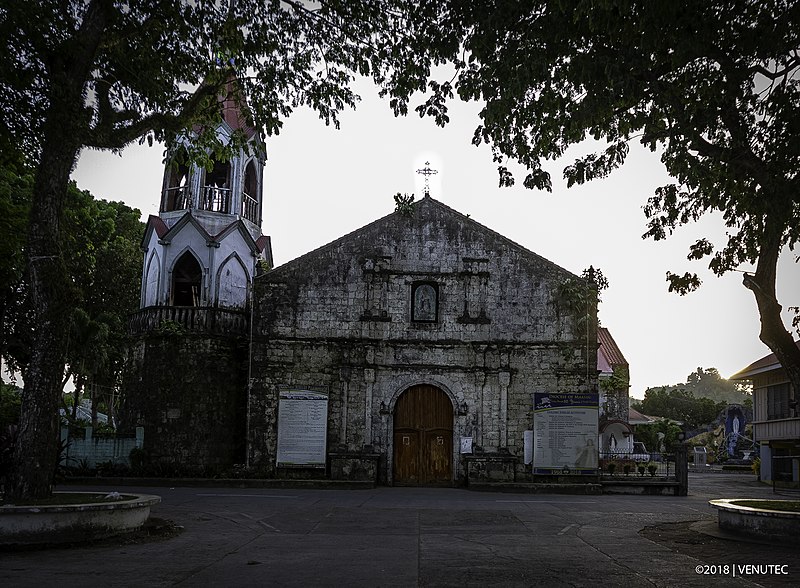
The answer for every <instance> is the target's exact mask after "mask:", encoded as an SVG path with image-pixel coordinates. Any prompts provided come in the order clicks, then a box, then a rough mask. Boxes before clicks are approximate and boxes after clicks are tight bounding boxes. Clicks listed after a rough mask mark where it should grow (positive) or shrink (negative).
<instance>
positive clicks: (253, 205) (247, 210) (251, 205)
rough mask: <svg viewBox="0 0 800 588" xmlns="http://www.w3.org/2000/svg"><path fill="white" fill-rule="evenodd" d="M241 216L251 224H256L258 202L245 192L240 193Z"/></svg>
mask: <svg viewBox="0 0 800 588" xmlns="http://www.w3.org/2000/svg"><path fill="white" fill-rule="evenodd" d="M242 216H243V217H244V218H246V219H247V220H249V221H250V222H251V223H255V224H258V200H256V199H255V198H253V197H252V196H250V194H248V193H247V192H242Z"/></svg>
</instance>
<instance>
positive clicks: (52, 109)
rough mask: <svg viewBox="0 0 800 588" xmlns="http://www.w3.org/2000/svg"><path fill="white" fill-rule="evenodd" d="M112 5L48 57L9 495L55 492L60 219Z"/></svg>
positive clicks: (65, 288)
mask: <svg viewBox="0 0 800 588" xmlns="http://www.w3.org/2000/svg"><path fill="white" fill-rule="evenodd" d="M107 8H108V3H107V2H105V1H103V0H101V1H96V2H92V4H91V5H90V6H89V7H88V8H87V10H86V13H85V15H84V18H83V22H82V23H81V26H80V29H79V30H78V31H77V32H76V34H75V36H74V37H73V38H72V39H68V40H66V41H64V43H62V45H61V46H60V47H59V48H58V49H57V51H56V52H55V53H54V54H53V55H50V56H49V57H50V59H49V60H48V62H49V67H48V69H49V73H50V76H51V85H50V92H49V94H48V101H49V104H48V107H47V112H46V115H45V121H44V124H43V125H42V152H41V156H40V158H39V161H38V165H37V168H36V177H35V179H34V187H33V202H32V206H31V216H30V225H29V228H28V272H29V274H30V288H31V295H32V300H33V311H34V326H35V334H34V339H33V348H32V352H31V360H30V364H29V367H28V370H27V372H26V373H25V389H24V392H23V396H22V407H21V412H20V422H19V434H18V437H17V443H16V446H15V448H14V457H13V466H12V471H11V473H10V476H9V483H8V488H7V489H6V500H10V501H11V502H16V501H19V500H20V499H25V498H42V497H46V496H48V495H50V494H51V493H52V487H53V475H54V473H55V468H56V465H57V463H58V454H57V453H58V438H59V430H58V429H59V427H58V406H59V399H60V395H61V381H62V378H63V377H64V363H65V355H66V339H67V329H68V327H69V323H68V321H67V319H66V317H67V316H68V313H67V312H66V310H67V309H68V308H69V304H70V300H69V280H68V279H67V273H66V268H65V266H64V260H63V259H62V257H61V249H60V246H59V243H60V231H59V227H60V221H61V213H62V210H63V207H64V199H65V197H66V192H67V185H68V183H69V175H70V173H71V171H72V169H73V167H74V165H75V161H76V159H77V156H78V152H79V150H80V148H81V146H82V143H83V137H85V133H86V130H87V129H88V128H89V124H90V119H89V114H88V113H87V111H86V108H85V91H86V81H87V80H88V79H89V74H90V72H91V68H92V64H93V62H94V58H95V55H96V53H97V47H98V44H99V42H100V39H101V37H102V34H103V31H104V29H105V23H106V14H105V10H106V9H107Z"/></svg>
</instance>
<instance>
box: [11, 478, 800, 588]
mask: <svg viewBox="0 0 800 588" xmlns="http://www.w3.org/2000/svg"><path fill="white" fill-rule="evenodd" d="M70 489H71V490H77V488H70ZM81 489H87V490H88V489H92V488H81ZM113 489H118V490H120V491H122V492H132V491H141V492H146V493H151V494H158V495H160V496H161V497H162V499H163V500H162V502H161V504H160V505H158V506H157V507H156V508H154V509H153V512H152V514H153V516H155V517H160V518H164V519H169V520H171V521H174V522H175V523H177V524H179V525H182V526H183V527H184V528H185V530H184V532H183V533H182V534H180V535H179V536H177V537H175V538H172V539H169V540H164V541H157V542H152V543H140V544H131V545H114V546H102V545H94V546H86V547H76V548H69V549H64V548H53V549H45V550H38V551H24V552H6V553H0V585H2V586H9V587H11V586H14V587H16V586H37V587H43V586H44V587H46V586H59V587H69V586H82V587H89V586H126V587H127V586H554V587H560V586H630V587H635V586H649V587H652V586H659V587H660V586H682V587H683V586H754V585H770V582H769V580H770V578H769V577H768V576H765V575H759V576H753V575H750V576H746V577H744V578H742V577H732V575H731V574H730V573H728V574H725V573H723V572H722V571H721V570H715V569H713V568H711V567H710V566H709V564H714V563H722V562H704V561H702V560H700V559H698V558H696V557H692V556H690V555H682V554H680V553H677V552H675V551H672V550H670V549H669V548H668V547H665V546H663V545H661V544H658V543H654V542H652V541H650V540H648V539H646V538H644V537H642V536H641V535H640V534H639V531H640V530H641V529H643V528H644V527H647V526H652V525H656V524H659V523H665V522H681V521H699V520H712V519H714V518H715V517H716V514H715V511H714V510H713V509H712V508H710V507H709V506H708V500H709V499H712V498H722V497H727V498H730V497H760V498H773V495H772V492H771V488H770V487H769V486H765V485H763V484H760V483H758V482H756V481H755V480H754V478H753V477H752V476H749V475H741V474H725V473H711V472H709V473H702V474H694V473H693V474H690V486H689V496H687V497H671V496H619V495H605V496H574V495H541V494H538V495H532V494H506V493H485V492H474V491H469V490H465V489H457V488H435V489H434V488H384V487H381V488H375V489H370V490H329V489H328V490H322V489H319V490H317V489H311V490H309V489H304V490H298V489H240V488H196V487H195V488H182V487H175V488H135V487H124V488H113ZM102 490H109V491H110V490H112V488H110V487H107V486H104V487H102ZM729 543H730V549H731V550H732V552H733V553H736V554H737V558H738V559H737V560H736V561H737V562H738V563H740V564H756V565H765V564H782V565H788V566H789V567H788V571H789V573H790V575H792V576H794V577H795V579H796V585H800V564H798V562H797V558H796V557H795V558H788V557H787V556H786V555H783V556H779V555H776V557H775V559H776V561H760V560H759V561H754V560H753V557H751V556H750V555H748V554H749V551H748V549H749V548H748V546H749V544H748V543H739V542H729ZM739 556H740V558H739ZM762 558H763V556H762ZM782 559H790V561H782ZM703 565H706V566H708V567H706V568H705V569H702V566H703ZM698 566H701V567H700V568H698ZM698 569H699V570H700V573H698ZM784 569H785V570H786V569H787V568H784ZM712 571H713V572H714V573H712Z"/></svg>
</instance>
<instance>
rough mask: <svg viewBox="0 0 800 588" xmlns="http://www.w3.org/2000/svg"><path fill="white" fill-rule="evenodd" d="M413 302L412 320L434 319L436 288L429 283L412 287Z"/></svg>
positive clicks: (428, 320) (432, 320) (425, 320)
mask: <svg viewBox="0 0 800 588" xmlns="http://www.w3.org/2000/svg"><path fill="white" fill-rule="evenodd" d="M413 302H414V304H413V316H412V320H415V321H424V322H435V321H436V304H437V300H436V288H434V287H433V286H432V285H430V284H419V285H418V286H417V287H416V288H414V301H413Z"/></svg>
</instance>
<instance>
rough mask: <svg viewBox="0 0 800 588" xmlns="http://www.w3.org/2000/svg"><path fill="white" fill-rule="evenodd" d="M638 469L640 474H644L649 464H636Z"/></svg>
mask: <svg viewBox="0 0 800 588" xmlns="http://www.w3.org/2000/svg"><path fill="white" fill-rule="evenodd" d="M636 470H637V471H638V472H639V475H640V476H644V473H645V471H647V464H645V463H644V462H640V463H639V465H637V466H636Z"/></svg>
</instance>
